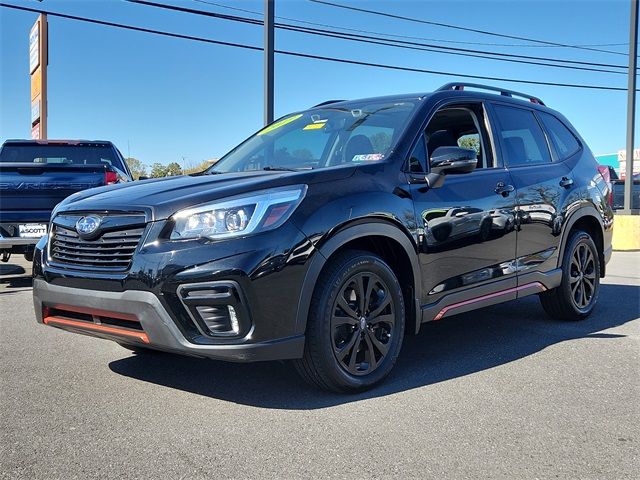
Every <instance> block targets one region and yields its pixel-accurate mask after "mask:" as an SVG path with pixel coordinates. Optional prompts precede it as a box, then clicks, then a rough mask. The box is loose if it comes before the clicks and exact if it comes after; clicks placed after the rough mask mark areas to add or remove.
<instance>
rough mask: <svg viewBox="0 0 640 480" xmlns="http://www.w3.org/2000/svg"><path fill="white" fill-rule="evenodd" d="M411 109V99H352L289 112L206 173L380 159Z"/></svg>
mask: <svg viewBox="0 0 640 480" xmlns="http://www.w3.org/2000/svg"><path fill="white" fill-rule="evenodd" d="M414 108H415V104H414V103H412V102H391V103H390V102H387V103H363V104H361V105H358V104H355V103H354V104H349V105H348V106H340V107H338V106H336V107H331V106H326V107H321V108H317V109H312V110H308V111H306V112H303V113H297V114H294V115H289V116H287V117H284V118H282V119H280V120H278V121H277V122H274V123H272V124H271V125H269V126H267V127H265V128H264V129H262V130H261V131H259V132H258V133H257V134H255V135H253V136H252V137H250V138H249V139H247V140H246V141H245V142H244V143H242V144H240V145H239V146H238V147H236V148H235V149H233V150H232V151H231V152H230V153H228V154H227V155H225V156H224V157H223V158H222V159H221V160H219V161H218V163H216V164H215V165H214V166H213V167H212V168H211V170H210V173H227V172H242V171H249V170H263V169H267V170H269V169H276V170H278V169H283V170H289V169H291V170H306V169H315V168H327V167H333V166H339V165H347V164H362V163H369V162H376V161H380V160H383V159H385V158H386V157H388V156H389V154H390V152H391V151H392V150H393V148H394V146H395V144H396V142H397V141H398V138H399V137H400V134H401V133H402V131H403V130H404V127H405V125H406V124H407V122H408V120H409V118H410V117H411V114H412V112H413V111H414Z"/></svg>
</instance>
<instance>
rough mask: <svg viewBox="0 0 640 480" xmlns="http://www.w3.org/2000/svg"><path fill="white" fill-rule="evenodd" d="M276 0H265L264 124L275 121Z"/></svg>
mask: <svg viewBox="0 0 640 480" xmlns="http://www.w3.org/2000/svg"><path fill="white" fill-rule="evenodd" d="M274 2H275V0H264V124H265V125H267V124H269V123H271V122H273V85H274V83H273V62H274V53H273V50H274V44H275V42H274V40H275V29H274V18H275V15H274V10H275V4H274Z"/></svg>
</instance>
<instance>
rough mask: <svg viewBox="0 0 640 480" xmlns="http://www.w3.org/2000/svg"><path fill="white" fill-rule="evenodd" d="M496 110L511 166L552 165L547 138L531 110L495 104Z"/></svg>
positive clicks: (508, 161) (505, 152) (503, 145)
mask: <svg viewBox="0 0 640 480" xmlns="http://www.w3.org/2000/svg"><path fill="white" fill-rule="evenodd" d="M494 110H495V113H496V118H497V123H498V127H499V132H500V137H501V138H500V140H501V143H502V147H503V148H502V150H503V156H504V157H505V158H506V163H507V165H509V166H510V167H514V166H526V165H538V164H544V163H551V153H550V151H549V145H548V144H547V139H546V138H545V135H544V132H543V131H542V127H541V126H540V124H539V123H538V120H536V117H535V116H534V114H533V112H532V111H531V110H527V109H524V108H518V107H511V106H506V105H494Z"/></svg>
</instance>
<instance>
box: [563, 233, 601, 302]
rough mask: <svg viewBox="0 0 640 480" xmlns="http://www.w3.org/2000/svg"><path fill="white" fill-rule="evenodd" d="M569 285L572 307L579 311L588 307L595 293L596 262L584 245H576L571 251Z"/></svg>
mask: <svg viewBox="0 0 640 480" xmlns="http://www.w3.org/2000/svg"><path fill="white" fill-rule="evenodd" d="M569 283H570V285H571V298H572V299H573V302H574V305H575V306H576V307H578V308H579V309H584V308H586V307H588V306H589V303H591V300H592V299H593V295H594V294H595V291H596V261H595V256H594V254H593V253H592V252H591V249H590V248H589V247H588V245H587V244H586V243H578V245H576V247H575V248H574V250H573V254H572V255H571V267H570V271H569Z"/></svg>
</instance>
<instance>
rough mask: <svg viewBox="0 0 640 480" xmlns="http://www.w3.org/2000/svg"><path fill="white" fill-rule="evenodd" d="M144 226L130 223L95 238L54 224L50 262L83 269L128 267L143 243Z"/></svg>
mask: <svg viewBox="0 0 640 480" xmlns="http://www.w3.org/2000/svg"><path fill="white" fill-rule="evenodd" d="M143 232H144V226H135V227H127V228H122V229H118V230H112V231H108V232H105V233H103V234H102V235H101V236H100V237H98V238H97V239H95V240H85V239H82V238H80V236H79V235H78V233H77V232H76V231H75V230H73V229H71V228H65V227H63V226H61V225H56V224H54V225H53V227H52V231H51V240H50V244H49V258H50V263H52V264H54V265H55V264H59V265H61V266H65V267H67V268H76V269H81V270H87V269H89V270H106V271H125V270H127V269H128V268H129V265H130V264H131V259H132V258H133V254H134V252H135V250H136V248H137V247H138V244H139V243H140V239H141V238H142V234H143Z"/></svg>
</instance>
